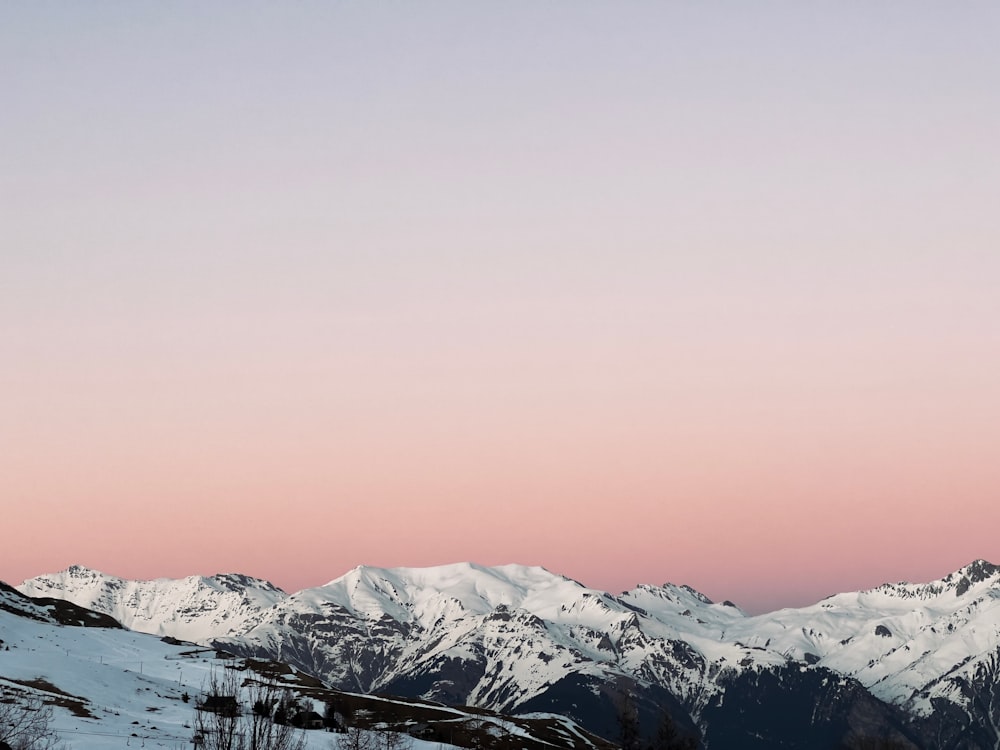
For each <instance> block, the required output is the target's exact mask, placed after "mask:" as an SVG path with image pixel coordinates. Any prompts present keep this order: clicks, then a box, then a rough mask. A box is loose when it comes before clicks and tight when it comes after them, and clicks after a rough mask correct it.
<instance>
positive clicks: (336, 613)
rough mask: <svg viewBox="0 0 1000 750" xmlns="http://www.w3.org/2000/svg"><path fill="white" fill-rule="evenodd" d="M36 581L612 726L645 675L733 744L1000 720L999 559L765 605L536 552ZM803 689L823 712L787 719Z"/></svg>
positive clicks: (903, 734)
mask: <svg viewBox="0 0 1000 750" xmlns="http://www.w3.org/2000/svg"><path fill="white" fill-rule="evenodd" d="M193 580H194V581H195V583H192V581H193ZM20 590H21V591H23V592H24V593H27V594H30V595H32V596H59V597H63V598H65V599H67V600H68V601H71V602H75V603H76V604H79V605H81V606H84V607H88V608H92V609H95V610H97V611H99V612H106V613H108V614H112V615H113V616H116V617H120V618H121V619H122V620H123V621H125V622H126V623H129V624H130V626H131V627H133V628H136V629H143V630H146V631H148V632H152V633H171V634H174V635H176V636H178V637H184V638H190V639H192V640H198V641H200V642H203V643H211V644H213V645H216V646H218V647H220V648H224V649H226V650H228V651H231V652H234V653H237V654H240V655H243V656H247V657H258V658H276V659H280V660H282V661H285V662H288V663H290V664H294V665H295V666H296V667H297V668H299V669H302V670H304V671H307V672H309V673H311V674H314V675H317V676H318V677H320V678H321V679H323V680H325V681H326V682H328V683H329V684H331V685H333V686H336V687H339V688H342V689H346V690H353V691H358V692H384V693H392V694H399V695H409V696H420V697H423V698H427V699H432V700H439V701H443V702H447V703H454V704H468V705H475V706H482V707H487V708H491V709H495V710H499V711H505V712H529V711H538V710H543V711H555V712H558V713H563V714H566V715H567V716H570V717H572V718H574V719H576V720H578V721H580V722H581V723H583V724H584V725H585V726H588V727H589V728H591V729H592V730H594V731H597V732H598V733H601V734H604V735H605V736H614V735H615V734H616V732H617V726H616V722H615V701H616V696H617V695H618V694H620V693H623V692H626V691H627V692H632V693H634V694H635V695H636V696H637V697H638V700H639V703H640V706H639V709H640V711H644V712H645V714H644V715H646V716H647V717H648V719H649V721H652V720H653V719H654V718H655V717H654V716H653V714H655V712H656V710H658V707H661V706H662V707H666V709H667V710H668V711H669V712H670V713H671V714H673V715H674V717H675V719H676V720H677V722H678V723H679V724H680V725H681V726H682V727H687V728H688V729H690V731H692V732H694V731H698V732H699V733H700V734H701V735H702V737H703V740H704V742H705V743H706V744H707V745H709V746H710V747H713V748H718V747H725V746H733V747H737V746H746V747H749V746H751V745H750V744H747V740H746V738H745V736H744V735H751V736H755V737H758V738H759V740H760V741H759V746H761V747H765V746H768V743H770V744H771V745H772V746H777V745H778V744H782V743H784V744H785V745H786V746H796V745H795V744H794V743H795V742H796V740H795V737H796V736H797V737H799V738H800V739H801V737H803V736H805V735H803V734H802V732H806V733H807V734H808V732H813V734H812V735H809V736H812V737H814V738H815V737H820V736H822V737H823V738H834V739H831V742H834V741H835V738H838V737H843V736H854V737H857V738H859V741H861V739H863V738H864V737H865V736H867V735H879V736H886V737H892V738H894V739H895V741H897V742H899V743H905V742H909V743H911V744H910V745H905V744H901V745H900V746H926V747H969V748H973V747H997V746H998V744H997V743H998V737H1000V730H998V725H1000V689H998V688H997V683H998V682H1000V568H997V567H995V566H993V565H991V564H989V563H986V562H984V561H977V562H974V563H972V564H970V565H969V566H966V567H965V568H962V569H961V570H959V571H956V572H955V573H952V574H950V575H948V576H946V577H945V578H943V579H941V580H939V581H934V582H931V583H927V584H887V585H885V586H881V587H879V588H877V589H873V590H871V591H864V592H854V593H846V594H840V595H837V596H834V597H831V598H829V599H827V600H824V601H822V602H819V603H817V604H815V605H812V606H810V607H805V608H801V609H785V610H781V611H778V612H774V613H770V614H767V615H762V616H758V617H749V616H747V615H745V613H743V612H742V611H740V610H739V609H738V608H736V607H734V606H732V605H729V604H714V603H712V602H710V601H709V600H708V599H707V598H705V597H704V596H702V595H701V594H699V593H698V592H696V591H694V590H692V589H690V588H687V587H683V586H674V585H671V584H665V585H663V586H649V585H642V586H639V587H637V588H635V589H633V590H631V591H627V592H624V593H623V594H620V595H612V594H609V593H606V592H602V591H597V590H593V589H589V588H587V587H585V586H583V585H581V584H579V583H577V582H576V581H573V580H571V579H568V578H565V577H562V576H558V575H555V574H552V573H550V572H548V571H546V570H544V569H542V568H532V567H525V566H518V565H507V566H499V567H494V568H486V567H480V566H476V565H471V564H456V565H449V566H441V567H436V568H425V569H417V568H397V569H392V570H385V569H379V568H368V567H360V568H357V569H355V570H352V571H351V572H349V573H347V574H346V575H344V576H342V577H341V578H338V579H336V580H334V581H331V582H330V583H328V584H326V585H325V586H320V587H317V588H313V589H307V590H304V591H300V592H298V593H295V594H292V595H285V594H283V592H280V591H279V590H278V589H275V588H274V587H273V586H271V585H270V584H267V583H266V582H263V581H257V580H255V579H249V578H245V577H242V576H215V577H213V578H210V579H184V580H183V581H169V580H160V581H155V582H124V581H120V580H119V579H113V578H110V577H108V576H104V575H103V574H100V573H96V572H94V571H90V570H86V569H83V568H79V567H74V568H70V569H69V570H66V571H63V572H62V573H58V574H54V575H50V576H42V577H39V578H36V579H32V580H29V581H25V582H24V583H23V584H22V586H21V587H20ZM137 613H138V614H137ZM178 613H181V614H178ZM807 692H808V693H810V694H811V695H812V699H811V701H807V702H805V703H802V705H801V706H800V705H799V703H800V702H801V701H802V695H803V694H804V693H807ZM766 701H769V703H768V702H766ZM819 704H821V705H822V707H823V710H822V711H819V710H817V706H818V705H819ZM790 707H795V708H794V710H799V711H801V712H802V713H803V715H804V716H805V718H804V719H803V722H804V723H805V725H808V726H805V728H803V729H800V730H796V731H799V734H798V735H793V734H789V735H788V736H787V737H782V734H781V733H782V732H791V731H792V730H791V729H789V725H791V724H794V722H792V721H790V720H789V718H788V711H789V710H793V709H792V708H790ZM748 715H751V716H753V717H755V718H754V719H753V721H752V722H751V724H748V725H747V726H746V727H744V728H743V729H740V726H741V722H745V721H746V719H745V717H746V716H748ZM782 715H783V716H784V718H783V719H782V718H781V716H782ZM859 717H860V718H859ZM753 722H756V724H754V723H753ZM696 727H697V729H696ZM740 732H742V733H743V734H740ZM816 733H818V734H816ZM931 736H933V737H934V739H933V740H930V739H929V738H930V737H931ZM741 738H742V739H741ZM815 741H817V742H818V741H819V740H818V739H817V740H815ZM824 741H825V740H824ZM788 743H792V744H788ZM800 746H807V745H800ZM817 746H818V745H817ZM831 746H833V745H831Z"/></svg>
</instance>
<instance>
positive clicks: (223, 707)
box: [198, 695, 240, 716]
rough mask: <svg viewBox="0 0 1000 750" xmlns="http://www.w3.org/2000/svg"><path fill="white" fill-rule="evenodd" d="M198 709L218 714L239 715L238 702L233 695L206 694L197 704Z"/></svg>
mask: <svg viewBox="0 0 1000 750" xmlns="http://www.w3.org/2000/svg"><path fill="white" fill-rule="evenodd" d="M198 710H199V711H209V712H211V713H213V714H219V715H220V716H239V715H240V704H239V701H237V700H236V696H235V695H206V696H205V697H204V699H202V701H201V703H199V704H198Z"/></svg>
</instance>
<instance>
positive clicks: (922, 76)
mask: <svg viewBox="0 0 1000 750" xmlns="http://www.w3.org/2000/svg"><path fill="white" fill-rule="evenodd" d="M666 6H667V7H664V4H659V3H627V4H624V5H622V4H612V3H585V4H582V5H581V4H575V3H560V2H556V3H549V4H544V5H534V4H518V3H514V4H509V3H504V4H496V5H488V4H466V3H447V2H446V3H434V4H431V5H430V6H429V7H420V6H418V5H416V4H414V5H384V6H383V5H378V4H368V3H359V4H355V5H350V4H347V5H345V4H331V5H328V6H309V5H297V6H290V7H289V6H278V5H268V4H256V3H251V4H249V5H246V4H242V3H241V4H236V3H225V2H223V3H215V4H211V5H209V6H204V5H200V4H195V3H184V2H182V3H170V4H163V5H146V4H140V5H114V4H107V5H99V6H90V5H87V4H81V5H73V4H68V3H67V4H54V5H53V4H34V3H32V4H24V5H19V6H10V7H8V8H6V9H4V10H2V11H0V90H2V91H3V92H4V105H3V114H2V115H0V133H2V134H3V137H2V139H0V164H2V168H0V205H2V209H0V211H2V214H3V219H2V221H0V351H2V366H0V414H2V417H0V503H2V515H3V527H4V529H5V530H6V537H7V538H6V540H5V542H4V544H3V550H4V551H3V553H2V555H0V580H4V581H7V582H8V583H18V582H20V581H21V580H22V579H24V578H26V577H30V576H34V575H38V574H40V573H44V572H52V571H55V570H59V569H61V568H64V567H66V566H68V565H70V564H73V563H79V564H83V565H87V566H89V567H92V568H96V569H99V570H102V571H105V572H107V573H112V574H116V575H120V576H125V577H132V578H148V577H161V576H170V577H179V576H186V575H191V574H195V573H204V574H210V573H215V572H221V571H227V572H228V571H239V572H243V573H247V574H252V575H256V576H259V577H262V578H266V579H268V580H271V581H273V582H274V583H276V584H277V585H279V586H281V587H283V588H285V589H287V590H296V589H299V588H303V587H306V586H314V585H320V584H323V583H325V582H327V581H329V580H330V579H333V578H335V577H337V576H339V575H341V574H342V573H344V572H345V571H346V570H348V569H350V568H352V567H354V566H356V565H359V564H371V565H378V566H385V567H389V566H399V565H405V566H421V565H431V564H440V563H446V562H454V561H462V560H471V561H475V562H479V563H482V564H490V565H491V564H499V563H507V562H518V563H523V564H530V565H536V564H537V565H543V566H545V567H547V568H548V569H550V570H552V571H555V572H558V573H562V574H565V575H568V576H571V577H573V578H576V579H578V580H580V581H582V582H583V583H586V584H588V585H591V586H595V587H600V588H605V589H608V590H623V589H626V588H630V587H632V586H634V585H635V584H637V583H640V582H643V583H663V582H666V581H671V582H675V583H687V584H690V585H692V586H694V587H695V588H697V589H699V590H701V591H703V592H704V593H705V594H707V595H708V596H710V597H712V598H714V599H718V600H722V599H731V600H733V601H735V602H736V603H738V604H740V605H741V606H743V607H745V608H746V609H748V610H750V611H755V612H759V611H764V610H768V609H772V608H777V607H781V606H790V605H801V604H806V603H809V602H812V601H816V600H818V599H819V598H821V597H823V596H825V595H827V594H830V593H834V592H835V591H842V590H849V589H856V588H862V587H868V586H874V585H877V584H879V583H881V582H883V581H895V580H903V579H907V580H930V579H933V578H937V577H940V576H942V575H944V574H946V573H948V572H949V571H951V570H954V569H956V568H958V567H959V566H961V565H963V564H965V563H968V562H969V561H971V560H973V559H975V558H985V559H991V560H993V561H994V562H998V563H1000V541H998V537H997V534H996V529H997V528H998V526H1000V502H998V499H1000V462H998V461H997V458H996V452H997V447H998V446H1000V302H998V300H1000V293H998V290H1000V211H997V209H996V205H995V204H996V196H997V194H998V192H1000V191H998V188H1000V150H998V148H997V145H996V134H997V133H998V132H1000V89H998V88H997V86H996V77H997V73H998V72H1000V51H998V48H997V46H996V44H995V37H996V30H997V28H998V22H1000V10H997V9H995V8H992V7H988V6H985V5H968V6H964V7H949V8H947V9H945V8H944V7H943V6H937V5H934V4H924V3H916V4H908V5H907V6H906V7H905V8H904V7H902V6H898V7H892V6H885V7H867V6H864V5H858V6H854V7H851V6H836V7H834V6H832V5H831V6H822V7H817V6H812V7H810V8H806V7H805V6H795V5H793V4H790V3H763V4H761V5H759V6H755V8H754V9H753V10H751V9H749V8H742V7H739V6H729V7H724V6H719V7H716V8H714V9H710V8H703V7H701V6H696V5H692V4H666Z"/></svg>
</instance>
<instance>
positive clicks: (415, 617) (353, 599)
mask: <svg viewBox="0 0 1000 750" xmlns="http://www.w3.org/2000/svg"><path fill="white" fill-rule="evenodd" d="M585 590H586V589H585V588H584V587H583V586H582V585H581V584H579V583H577V582H576V581H572V580H571V579H569V578H566V577H564V576H559V575H556V574H554V573H550V572H549V571H547V570H545V569H544V568H541V567H529V566H524V565H500V566H496V567H486V566H482V565H476V564H474V563H468V562H465V563H455V564H452V565H441V566H435V567H427V568H376V567H369V566H360V567H357V568H355V569H354V570H351V571H350V572H348V573H346V574H345V575H343V576H341V577H340V578H337V579H335V580H333V581H330V582H329V583H327V584H326V585H324V586H321V587H319V588H316V589H307V590H306V591H302V592H299V593H298V594H295V595H294V597H293V598H294V599H296V600H299V601H302V602H304V601H307V600H308V601H311V602H313V603H315V604H319V603H320V602H324V601H325V602H331V603H335V604H337V605H339V606H341V607H343V608H344V609H346V610H347V611H349V612H351V613H352V614H354V615H358V616H363V617H365V618H368V619H379V618H380V617H383V616H388V617H391V618H392V619H394V620H396V621H398V622H413V621H417V622H419V623H420V624H421V625H423V626H424V627H431V626H433V623H435V622H438V621H439V620H440V619H441V618H442V617H447V618H449V619H454V618H461V617H465V616H469V615H486V614H489V613H490V612H492V611H493V610H495V609H496V608H498V607H505V608H507V609H527V610H529V611H532V612H533V613H536V614H537V612H535V610H537V609H547V608H551V607H552V606H557V605H558V604H559V603H561V602H562V601H565V597H566V594H567V592H569V591H585Z"/></svg>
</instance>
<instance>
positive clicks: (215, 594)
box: [18, 565, 288, 642]
mask: <svg viewBox="0 0 1000 750" xmlns="http://www.w3.org/2000/svg"><path fill="white" fill-rule="evenodd" d="M18 589H19V590H20V591H21V592H22V593H24V594H26V595H28V596H31V597H44V596H52V597H58V598H60V599H66V600H67V601H71V602H73V603H74V604H79V605H80V606H82V607H86V608H88V609H92V610H95V611H97V612H104V613H105V614H108V615H111V616H112V617H114V618H115V619H116V620H118V622H120V623H121V624H122V625H124V626H125V627H127V628H129V629H131V630H137V631H139V632H140V633H152V634H154V635H169V636H172V637H174V638H180V639H182V640H187V641H195V642H205V641H208V640H209V639H211V638H218V637H222V636H229V635H238V634H240V633H245V632H246V631H247V630H249V629H250V628H252V627H253V626H254V625H256V624H257V623H258V622H260V621H261V619H262V617H263V613H264V612H265V611H267V610H269V609H270V608H271V607H273V606H274V605H275V604H277V603H278V602H280V601H282V600H283V599H285V598H286V597H287V596H288V595H287V594H286V593H285V592H284V591H282V590H281V589H279V588H278V587H277V586H275V585H273V584H271V583H268V582H267V581H262V580H260V579H258V578H251V577H250V576H244V575H239V574H231V573H230V574H219V575H214V576H209V577H205V576H189V577H187V578H181V579H170V578H159V579H156V580H153V581H130V580H126V579H124V578H117V577H115V576H109V575H105V574H104V573H100V572H98V571H96V570H90V569H89V568H85V567H82V566H80V565H73V566H70V567H69V568H67V569H66V570H63V571H61V572H59V573H53V574H51V575H44V576H39V577H37V578H31V579H29V580H27V581H25V582H24V583H22V584H21V585H20V586H19V587H18Z"/></svg>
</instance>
